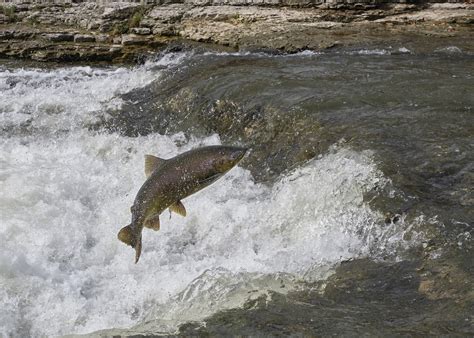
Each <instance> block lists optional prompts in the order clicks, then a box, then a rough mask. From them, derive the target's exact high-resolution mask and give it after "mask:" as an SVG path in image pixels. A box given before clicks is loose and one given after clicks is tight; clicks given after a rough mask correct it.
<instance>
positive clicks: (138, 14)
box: [128, 6, 146, 28]
mask: <svg viewBox="0 0 474 338" xmlns="http://www.w3.org/2000/svg"><path fill="white" fill-rule="evenodd" d="M145 12H146V8H145V7H144V6H139V7H137V10H136V11H135V13H133V15H132V16H131V17H130V19H129V20H128V26H129V27H130V28H133V27H138V26H140V22H141V21H142V19H143V16H144V15H145Z"/></svg>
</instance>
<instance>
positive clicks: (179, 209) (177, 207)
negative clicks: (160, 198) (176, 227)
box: [169, 201, 186, 217]
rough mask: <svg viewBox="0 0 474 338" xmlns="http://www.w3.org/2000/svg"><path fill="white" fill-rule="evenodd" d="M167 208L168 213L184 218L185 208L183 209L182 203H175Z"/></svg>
mask: <svg viewBox="0 0 474 338" xmlns="http://www.w3.org/2000/svg"><path fill="white" fill-rule="evenodd" d="M169 208H170V211H173V212H175V213H177V214H178V215H181V216H183V217H184V216H186V208H185V207H184V205H183V203H181V201H176V202H175V203H173V204H171V205H170V206H169Z"/></svg>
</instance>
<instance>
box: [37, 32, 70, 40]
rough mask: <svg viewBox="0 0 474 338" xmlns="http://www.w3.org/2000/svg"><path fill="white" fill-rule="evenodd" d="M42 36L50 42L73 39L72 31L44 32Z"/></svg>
mask: <svg viewBox="0 0 474 338" xmlns="http://www.w3.org/2000/svg"><path fill="white" fill-rule="evenodd" d="M44 37H45V38H46V39H48V40H49V41H52V42H67V41H74V34H72V33H52V34H45V35H44Z"/></svg>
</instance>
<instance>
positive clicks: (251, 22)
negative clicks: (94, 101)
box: [0, 0, 474, 62]
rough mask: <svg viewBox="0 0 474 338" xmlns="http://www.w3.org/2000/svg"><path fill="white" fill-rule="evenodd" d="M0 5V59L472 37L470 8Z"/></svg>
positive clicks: (107, 57)
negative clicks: (177, 46) (185, 46)
mask: <svg viewBox="0 0 474 338" xmlns="http://www.w3.org/2000/svg"><path fill="white" fill-rule="evenodd" d="M147 2H148V3H145V2H144V1H142V3H135V2H113V3H112V2H110V3H109V2H105V1H104V2H100V1H99V2H74V3H70V2H69V3H56V2H54V3H52V2H48V3H42V2H41V3H37V2H35V3H8V4H2V5H0V6H1V7H0V57H3V58H5V57H22V58H31V59H33V60H39V61H44V60H54V61H119V62H120V61H128V60H134V59H136V58H137V57H139V56H140V55H144V54H146V53H148V52H149V51H151V50H156V49H160V48H165V47H166V46H168V45H169V44H170V43H175V42H176V41H193V42H205V43H212V44H214V45H219V46H225V47H228V48H231V49H233V50H242V49H244V50H252V49H259V50H261V49H265V50H267V49H268V50H274V51H282V52H296V51H300V50H305V49H312V50H320V49H325V48H331V47H334V46H336V45H347V44H352V43H360V42H367V41H374V39H375V40H377V39H387V38H389V37H390V36H393V35H394V34H401V33H403V34H407V33H409V34H421V35H430V36H437V37H453V36H454V37H455V36H459V35H466V34H470V33H472V23H473V22H474V14H473V13H474V11H473V9H474V5H472V4H469V3H440V4H436V3H432V4H426V3H425V4H422V5H415V4H404V3H402V2H405V0H395V1H390V3H388V2H386V1H382V0H370V1H369V0H357V1H355V0H324V1H321V0H184V1H179V0H178V1H162V0H160V1H156V2H155V1H151V2H152V3H151V4H149V2H150V1H147Z"/></svg>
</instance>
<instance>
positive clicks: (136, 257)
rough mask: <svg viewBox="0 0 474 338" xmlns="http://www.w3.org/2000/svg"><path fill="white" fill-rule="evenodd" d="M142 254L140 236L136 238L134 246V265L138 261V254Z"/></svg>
mask: <svg viewBox="0 0 474 338" xmlns="http://www.w3.org/2000/svg"><path fill="white" fill-rule="evenodd" d="M141 253H142V236H141V235H140V238H138V241H137V245H135V264H137V263H138V260H139V259H140V254H141Z"/></svg>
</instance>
